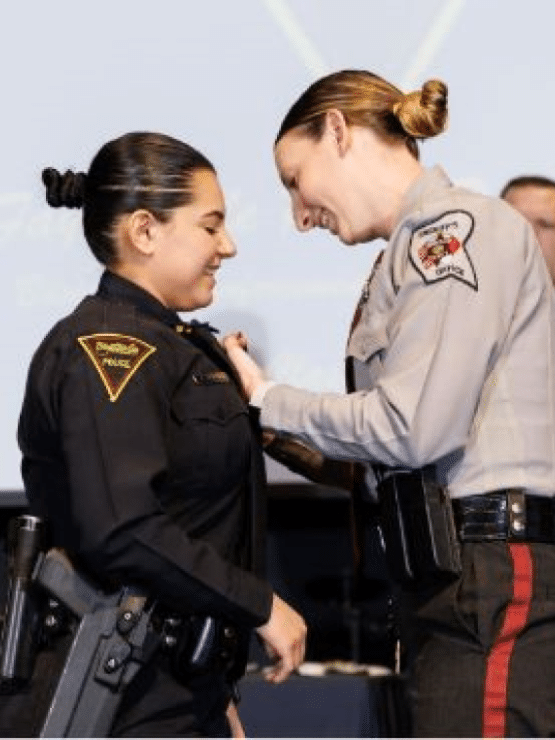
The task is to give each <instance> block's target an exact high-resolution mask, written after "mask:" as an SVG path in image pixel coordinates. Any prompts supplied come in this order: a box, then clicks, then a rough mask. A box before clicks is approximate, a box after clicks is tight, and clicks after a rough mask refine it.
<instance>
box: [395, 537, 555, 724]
mask: <svg viewBox="0 0 555 740" xmlns="http://www.w3.org/2000/svg"><path fill="white" fill-rule="evenodd" d="M508 547H509V545H508V544H507V543H505V542H480V543H472V542H467V543H464V544H463V546H462V558H463V575H462V577H461V578H460V579H459V580H458V581H457V582H456V583H454V584H452V585H450V586H449V587H447V588H444V589H442V590H440V591H436V592H433V591H428V592H424V591H422V592H418V593H414V594H408V593H406V594H404V598H403V609H402V614H403V624H402V633H403V637H404V638H405V639H404V640H403V642H404V644H406V645H408V646H409V649H410V653H409V654H408V656H407V661H408V670H407V675H408V679H409V684H408V685H409V693H408V695H409V699H410V704H411V710H412V732H413V735H414V736H415V737H482V710H483V703H484V679H485V666H486V661H487V658H488V656H489V653H490V650H491V647H492V644H493V643H494V640H495V639H496V637H497V636H498V634H499V630H500V628H501V625H502V623H503V620H504V618H505V613H506V609H507V605H508V603H509V600H510V598H511V593H512V590H513V583H512V578H513V569H512V563H511V559H510V557H509V552H508ZM528 547H529V548H530V550H531V554H532V558H533V596H532V602H531V608H530V613H529V615H528V620H527V624H526V627H525V629H523V630H522V631H521V632H520V633H519V634H518V635H516V641H515V645H514V649H513V652H512V655H511V659H510V668H509V685H508V707H507V726H506V734H505V736H506V737H553V736H555V689H554V687H555V548H554V547H553V545H550V544H544V543H535V544H531V545H529V546H528Z"/></svg>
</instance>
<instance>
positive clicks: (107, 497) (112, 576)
mask: <svg viewBox="0 0 555 740" xmlns="http://www.w3.org/2000/svg"><path fill="white" fill-rule="evenodd" d="M232 374H233V370H232V368H231V367H230V366H229V365H228V363H227V360H226V356H225V354H224V352H223V350H222V349H221V348H220V346H219V344H218V342H217V341H216V340H215V339H214V337H213V336H212V334H211V332H210V331H209V330H208V329H206V328H203V327H202V326H194V325H191V324H184V323H183V322H182V321H180V319H179V316H178V315H177V314H176V313H174V312H173V311H171V310H169V309H167V308H166V307H164V306H163V305H162V304H161V303H159V302H158V301H157V300H156V299H155V298H154V297H152V296H151V295H150V294H148V293H147V292H145V291H143V290H142V289H141V288H139V287H138V286H136V285H134V284H133V283H130V282H128V281H127V280H124V279H123V278H120V277H118V276H116V275H114V274H113V273H110V272H105V273H104V275H103V276H102V279H101V282H100V285H99V289H98V292H97V294H96V295H95V296H88V297H86V298H85V299H84V300H83V301H82V302H81V303H80V304H79V306H77V308H76V309H75V311H74V312H73V313H72V314H71V315H69V316H68V317H66V318H65V319H63V320H62V321H60V322H59V323H58V324H57V325H56V326H55V327H54V328H53V329H52V330H51V332H50V333H49V334H48V336H47V337H46V338H45V339H44V341H43V342H42V344H41V346H40V347H39V349H38V350H37V352H36V354H35V356H34V358H33V360H32V363H31V367H30V370H29V377H28V380H27V387H26V392H25V398H24V402H23V407H22V412H21V417H20V423H19V434H18V438H19V444H20V447H21V450H22V453H23V462H22V472H23V479H24V484H25V489H26V493H27V496H28V498H29V502H30V506H31V510H32V511H33V512H35V513H37V514H38V515H42V516H44V517H45V518H46V519H47V520H48V522H49V529H50V532H51V540H52V544H53V545H55V546H58V547H63V548H65V549H66V550H67V552H68V553H69V555H70V556H72V557H73V558H74V561H75V563H76V564H77V565H78V566H80V567H83V568H84V569H85V570H86V571H87V572H88V573H90V574H92V575H93V576H94V577H96V578H97V579H98V580H99V581H100V583H102V584H106V585H110V586H113V585H114V584H119V585H121V584H123V583H133V584H139V585H142V586H146V588H147V590H148V592H149V593H150V594H151V595H152V596H153V597H155V598H157V599H158V600H159V601H160V602H161V603H162V604H166V605H167V606H168V607H170V608H172V609H175V610H178V611H181V612H184V613H191V612H194V613H202V614H211V615H213V616H220V617H223V618H227V619H230V620H232V621H233V622H234V623H235V624H237V625H238V626H242V627H244V628H253V627H256V626H259V625H261V624H263V623H264V622H266V621H267V619H268V618H269V614H270V610H271V600H272V590H271V588H270V586H269V584H268V583H267V582H266V581H265V580H263V578H262V577H261V576H260V575H259V574H255V572H253V571H254V570H256V568H255V567H254V565H255V564H254V560H255V558H256V557H257V552H258V553H259V558H258V559H259V560H260V559H262V558H261V556H260V549H261V548H260V538H261V537H262V526H263V521H262V518H261V517H262V515H261V514H259V511H260V512H262V511H263V498H262V497H263V469H262V462H261V452H260V448H259V446H258V442H257V440H256V435H255V433H254V431H253V428H252V426H251V423H250V420H249V416H248V408H247V406H246V404H245V403H244V401H243V400H242V398H241V397H240V395H239V392H238V389H237V387H236V384H235V382H234V381H233V379H232ZM258 518H260V521H258Z"/></svg>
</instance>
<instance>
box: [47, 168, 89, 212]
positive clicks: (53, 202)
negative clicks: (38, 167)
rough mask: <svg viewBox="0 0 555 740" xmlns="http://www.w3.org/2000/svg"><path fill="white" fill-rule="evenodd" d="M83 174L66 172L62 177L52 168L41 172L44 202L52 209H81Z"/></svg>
mask: <svg viewBox="0 0 555 740" xmlns="http://www.w3.org/2000/svg"><path fill="white" fill-rule="evenodd" d="M85 177H86V176H85V174H84V173H83V172H72V171H71V170H67V172H65V173H64V174H63V175H62V174H60V173H59V172H58V170H56V169H54V168H53V167H47V168H46V169H45V170H43V171H42V181H43V183H44V185H45V187H46V202H47V203H48V205H49V206H52V207H53V208H81V206H82V205H83V198H84V191H85Z"/></svg>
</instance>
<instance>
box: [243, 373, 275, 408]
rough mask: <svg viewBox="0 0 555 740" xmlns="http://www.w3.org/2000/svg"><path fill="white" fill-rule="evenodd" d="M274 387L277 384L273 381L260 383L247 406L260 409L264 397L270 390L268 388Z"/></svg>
mask: <svg viewBox="0 0 555 740" xmlns="http://www.w3.org/2000/svg"><path fill="white" fill-rule="evenodd" d="M274 385H277V384H276V382H275V381H273V380H264V381H263V382H262V383H260V385H257V386H256V389H255V390H254V392H253V394H252V396H251V398H250V401H249V404H250V405H251V406H256V408H258V409H261V408H262V403H263V401H264V396H265V395H266V393H267V392H268V391H269V390H270V388H273V387H274Z"/></svg>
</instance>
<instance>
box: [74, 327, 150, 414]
mask: <svg viewBox="0 0 555 740" xmlns="http://www.w3.org/2000/svg"><path fill="white" fill-rule="evenodd" d="M77 341H78V342H79V344H80V345H81V347H82V348H83V349H84V350H85V352H86V354H87V356H88V357H89V359H90V360H91V361H92V363H93V365H94V366H95V368H96V369H97V371H98V374H99V375H100V379H101V380H102V382H103V383H104V386H105V388H106V390H107V391H108V396H109V398H110V401H117V399H118V398H119V396H120V395H121V392H122V391H123V389H124V388H125V386H126V385H127V383H129V381H130V380H131V378H132V377H133V375H134V374H135V373H136V372H137V370H138V369H139V368H140V366H141V365H142V364H143V362H144V361H145V360H146V359H147V357H149V355H151V354H152V353H153V352H156V347H151V345H150V344H147V343H146V342H143V341H142V340H141V339H137V338H136V337H128V336H125V335H124V334H89V335H88V336H86V337H78V338H77Z"/></svg>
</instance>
